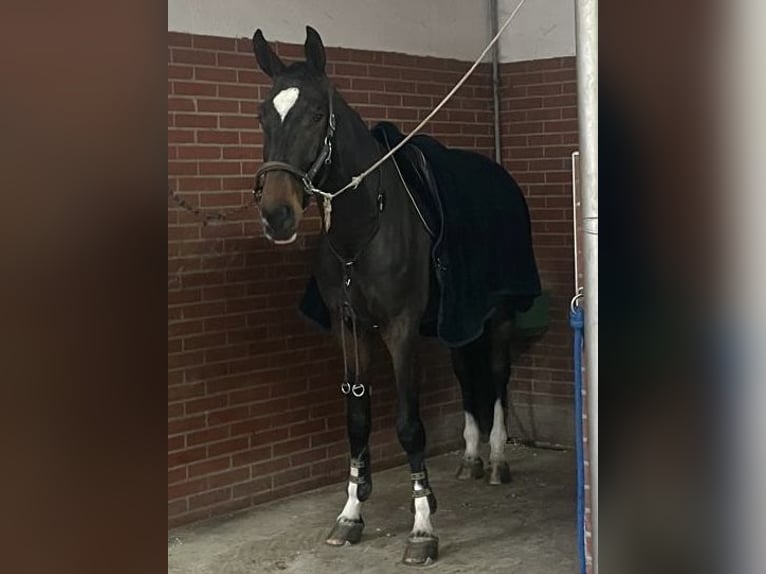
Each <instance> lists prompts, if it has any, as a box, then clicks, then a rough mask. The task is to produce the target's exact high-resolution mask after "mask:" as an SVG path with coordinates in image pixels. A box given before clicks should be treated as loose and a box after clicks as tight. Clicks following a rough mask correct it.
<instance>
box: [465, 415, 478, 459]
mask: <svg viewBox="0 0 766 574" xmlns="http://www.w3.org/2000/svg"><path fill="white" fill-rule="evenodd" d="M463 438H464V439H465V458H476V457H478V456H479V425H477V424H476V419H475V418H473V415H472V414H471V413H465V428H464V429H463Z"/></svg>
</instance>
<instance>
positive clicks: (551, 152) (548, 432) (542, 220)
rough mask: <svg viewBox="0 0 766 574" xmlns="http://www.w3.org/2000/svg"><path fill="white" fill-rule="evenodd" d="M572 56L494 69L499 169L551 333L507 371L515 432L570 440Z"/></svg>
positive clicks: (575, 144) (550, 440)
mask: <svg viewBox="0 0 766 574" xmlns="http://www.w3.org/2000/svg"><path fill="white" fill-rule="evenodd" d="M576 81H577V72H576V68H575V58H574V57H568V58H550V59H546V60H534V61H528V62H514V63H508V64H503V65H502V66H501V82H502V91H501V98H502V99H501V134H502V139H501V147H502V158H503V164H504V166H505V168H506V169H508V170H509V171H510V172H511V173H512V174H513V176H514V177H515V178H516V180H517V181H518V182H519V184H520V185H521V187H522V188H523V190H524V193H525V195H526V198H527V202H528V204H529V208H530V213H531V218H532V234H533V242H534V246H535V256H536V258H537V264H538V268H539V271H540V278H541V281H542V284H543V289H545V290H547V291H549V293H550V295H551V316H552V322H551V328H550V330H549V332H548V333H547V334H546V335H545V337H544V339H543V340H542V341H540V342H539V343H537V344H535V345H534V347H533V348H532V349H531V351H530V352H529V353H527V354H526V355H524V356H522V357H521V359H520V360H519V361H518V363H517V365H516V366H515V367H514V369H513V372H512V374H511V381H512V389H513V390H512V395H511V396H512V402H513V405H514V412H515V414H516V416H515V417H514V419H513V420H512V421H511V425H512V429H513V430H514V431H515V432H514V434H517V435H520V436H522V437H523V438H529V439H533V440H536V441H540V442H543V443H563V444H573V443H574V437H573V435H574V427H573V424H574V422H573V419H572V407H573V402H574V395H573V392H572V391H573V388H574V385H573V377H574V375H573V363H572V336H571V329H570V327H569V301H570V300H571V298H572V296H573V295H574V256H573V239H572V237H573V234H572V167H571V166H572V160H571V156H572V152H573V151H575V150H576V149H577V148H578V133H577V94H576V92H577V83H576Z"/></svg>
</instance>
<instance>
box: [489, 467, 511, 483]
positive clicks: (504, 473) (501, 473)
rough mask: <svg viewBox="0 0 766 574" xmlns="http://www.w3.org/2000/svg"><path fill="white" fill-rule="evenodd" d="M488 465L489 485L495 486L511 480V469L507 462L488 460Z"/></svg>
mask: <svg viewBox="0 0 766 574" xmlns="http://www.w3.org/2000/svg"><path fill="white" fill-rule="evenodd" d="M489 466H490V470H489V483H490V484H491V485H493V486H495V485H498V484H508V483H509V482H511V469H510V468H509V467H508V463H507V462H505V461H503V462H490V463H489Z"/></svg>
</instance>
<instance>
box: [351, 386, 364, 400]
mask: <svg viewBox="0 0 766 574" xmlns="http://www.w3.org/2000/svg"><path fill="white" fill-rule="evenodd" d="M351 394H352V395H354V396H355V397H356V398H357V399H358V398H360V397H363V396H364V384H363V383H356V384H355V385H354V386H353V387H351Z"/></svg>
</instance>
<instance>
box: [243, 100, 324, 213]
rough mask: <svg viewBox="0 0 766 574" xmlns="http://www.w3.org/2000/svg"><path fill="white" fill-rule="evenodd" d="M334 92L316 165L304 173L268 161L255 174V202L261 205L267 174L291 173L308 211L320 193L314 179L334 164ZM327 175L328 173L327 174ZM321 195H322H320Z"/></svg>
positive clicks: (278, 162) (279, 162)
mask: <svg viewBox="0 0 766 574" xmlns="http://www.w3.org/2000/svg"><path fill="white" fill-rule="evenodd" d="M333 95H334V93H333V90H332V87H330V88H329V89H328V100H329V102H330V103H329V106H328V107H329V116H328V119H327V133H326V134H325V136H324V144H323V145H322V149H321V151H320V152H319V155H318V156H317V158H316V159H315V160H314V163H312V164H311V167H309V169H308V171H302V170H300V169H298V168H297V167H295V166H294V165H292V164H289V163H287V162H284V161H267V162H265V163H264V164H263V165H262V166H261V167H260V168H259V169H258V171H256V172H255V186H254V187H253V197H254V198H255V202H256V203H258V204H260V201H261V197H262V196H263V184H264V180H265V179H266V177H265V176H266V174H267V173H269V172H271V171H284V172H287V173H289V174H290V175H293V176H295V177H296V178H297V179H298V181H300V182H301V185H302V186H303V199H302V203H303V208H304V209H306V206H307V205H308V203H309V200H310V199H311V197H312V196H315V195H317V194H318V192H320V190H319V189H318V188H317V187H316V186H315V185H314V178H315V177H316V176H317V174H318V173H319V170H321V169H322V167H324V166H329V165H330V163H331V162H332V142H333V137H334V136H335V112H334V111H333V105H332V100H333ZM325 173H326V172H325ZM319 195H321V194H319Z"/></svg>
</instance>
